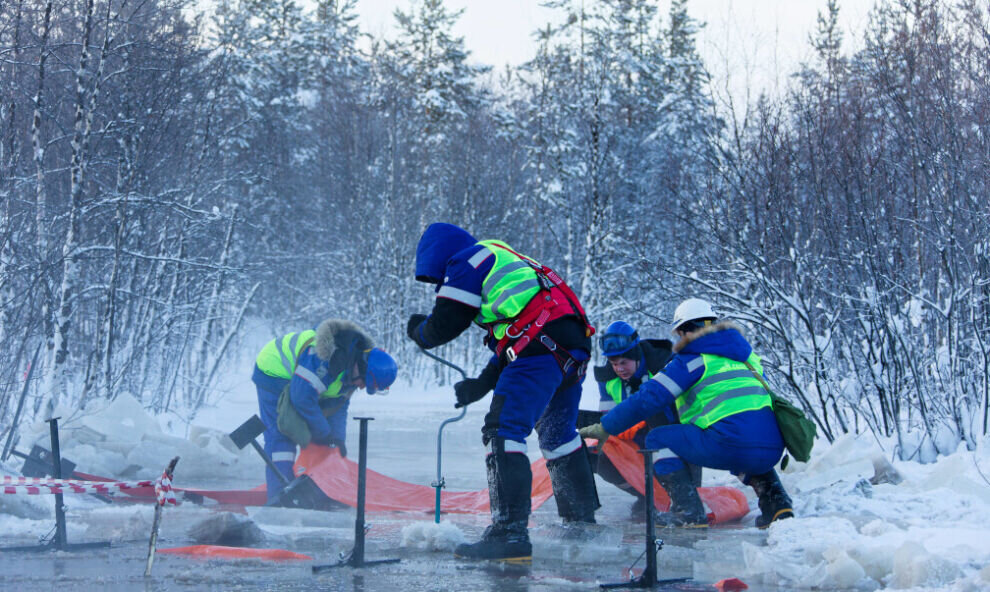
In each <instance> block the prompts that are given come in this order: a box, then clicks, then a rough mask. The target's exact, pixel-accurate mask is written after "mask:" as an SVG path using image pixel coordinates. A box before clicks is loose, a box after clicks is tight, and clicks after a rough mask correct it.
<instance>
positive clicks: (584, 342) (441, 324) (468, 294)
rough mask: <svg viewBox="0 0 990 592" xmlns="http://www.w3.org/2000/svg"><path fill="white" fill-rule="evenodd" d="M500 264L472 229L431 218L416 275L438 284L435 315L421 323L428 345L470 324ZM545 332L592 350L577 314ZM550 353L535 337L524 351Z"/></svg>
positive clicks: (420, 339)
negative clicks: (496, 262) (489, 279)
mask: <svg viewBox="0 0 990 592" xmlns="http://www.w3.org/2000/svg"><path fill="white" fill-rule="evenodd" d="M494 266H495V256H494V254H493V253H492V252H491V251H490V250H489V249H488V247H486V246H484V245H481V244H478V240H477V239H476V238H474V237H473V236H472V235H471V234H470V233H469V232H468V231H466V230H464V229H463V228H461V227H459V226H455V225H453V224H447V223H444V222H437V223H434V224H430V225H429V227H427V229H426V230H425V231H424V232H423V236H422V237H421V238H420V239H419V244H417V246H416V279H417V280H419V281H422V282H428V283H432V284H436V287H435V289H436V292H437V297H436V299H435V300H434V304H433V310H432V311H431V312H430V315H429V317H428V318H427V319H426V320H425V321H424V322H423V323H421V324H420V326H419V327H418V328H416V329H415V335H416V337H415V339H416V342H417V343H418V344H420V345H421V346H422V347H424V348H426V349H429V348H433V347H437V346H440V345H443V344H445V343H447V342H449V341H451V340H453V339H455V338H456V337H457V336H458V335H460V334H461V333H463V332H464V331H465V330H466V329H467V328H468V327H470V326H471V323H472V321H474V319H475V317H476V316H477V314H478V311H479V310H480V308H481V304H482V298H483V294H482V292H483V287H484V281H485V278H486V277H487V276H488V274H489V272H491V270H492V267H494ZM544 333H545V334H546V335H548V336H549V337H550V338H552V339H553V340H554V341H556V342H557V344H558V345H559V346H561V347H563V348H564V349H567V350H573V349H582V350H584V351H586V352H588V351H591V344H590V341H589V340H588V338H587V337H586V336H585V332H584V324H583V323H582V322H580V321H579V320H578V318H577V317H572V316H567V317H562V318H560V319H555V320H553V321H550V322H549V323H547V325H546V327H545V328H544ZM494 345H495V344H494V342H491V343H489V347H493V348H494ZM546 353H547V350H546V348H544V346H542V345H541V344H540V343H539V342H538V341H533V343H531V344H530V345H529V346H528V347H527V348H526V349H524V350H523V352H521V353H520V356H529V355H542V354H546Z"/></svg>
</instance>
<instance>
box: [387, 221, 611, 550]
mask: <svg viewBox="0 0 990 592" xmlns="http://www.w3.org/2000/svg"><path fill="white" fill-rule="evenodd" d="M416 279H417V280H420V281H423V282H428V283H432V284H436V292H437V296H436V299H435V300H434V304H433V311H432V313H431V314H430V315H429V316H427V315H420V314H416V315H412V317H410V319H409V323H408V325H407V332H408V333H409V337H410V338H412V339H413V341H415V342H416V343H417V344H418V345H419V346H420V347H423V348H427V349H428V348H432V347H436V346H438V345H443V344H444V343H447V342H448V341H451V340H452V339H454V338H455V337H457V336H458V335H460V334H461V333H462V332H463V331H464V330H465V329H467V328H468V327H470V326H471V323H472V321H474V322H476V323H477V324H479V325H481V326H482V327H484V328H485V329H487V331H488V339H487V340H486V342H487V344H488V346H489V347H490V348H491V349H492V350H493V351H494V352H495V355H494V356H492V358H491V361H490V362H489V363H488V365H487V367H486V368H485V369H484V370H483V371H482V372H481V374H480V375H479V376H478V378H471V379H468V380H463V381H461V382H459V383H457V384H456V385H455V387H454V389H455V392H456V395H457V405H456V406H457V407H461V406H463V405H467V404H470V403H473V402H474V401H477V400H479V399H481V398H482V397H484V396H485V395H486V394H487V393H488V392H489V391H491V390H492V389H494V391H495V394H494V395H493V396H492V402H491V407H490V408H489V411H488V415H486V416H485V425H484V428H482V432H481V433H482V440H483V442H484V443H485V446H487V447H488V455H487V457H486V459H485V466H486V468H487V470H488V495H489V497H490V500H491V512H492V525H491V526H489V527H488V529H487V530H485V534H484V535H483V536H482V538H481V540H480V541H478V542H477V543H473V544H462V545H459V546H458V547H457V548H456V549H455V554H456V555H457V556H459V557H465V558H473V559H523V560H525V559H529V558H531V557H532V553H533V547H532V545H531V544H530V540H529V531H528V529H527V522H528V520H529V514H530V510H531V509H532V500H531V498H530V495H531V492H532V481H533V474H532V470H531V469H530V465H529V458H528V457H527V456H526V438H527V436H529V434H530V432H532V431H533V429H534V427H535V428H536V432H537V435H538V438H539V443H540V450H541V452H543V456H544V458H546V459H547V471H548V472H549V473H550V482H551V485H552V486H553V492H554V497H555V498H556V500H557V512H558V513H559V514H560V516H561V517H562V518H563V519H564V521H565V522H587V523H593V522H594V521H595V510H596V509H598V496H597V495H596V493H595V477H594V474H593V473H592V472H591V464H590V463H589V462H588V455H587V454H586V453H585V451H584V448H583V446H582V441H581V438H579V437H578V435H577V431H576V430H575V423H576V421H577V415H578V403H579V402H580V400H581V383H582V381H583V380H584V375H585V368H586V366H587V361H588V358H589V355H590V351H591V343H590V341H591V340H590V339H589V337H590V335H591V333H592V332H593V331H594V329H592V328H591V327H590V326H589V325H588V322H587V319H586V318H585V315H584V310H583V309H582V308H581V305H580V304H579V303H578V300H577V298H576V297H575V296H574V293H573V292H572V291H571V289H570V288H568V287H567V285H566V284H565V283H564V282H563V281H562V280H561V279H560V277H558V276H557V274H556V273H554V272H553V271H552V270H550V269H549V268H547V267H544V266H543V265H541V264H539V263H537V262H536V261H534V260H532V259H530V258H528V257H525V256H523V255H520V254H519V253H517V252H516V251H514V250H512V249H511V248H510V247H509V246H508V245H506V244H505V243H503V242H500V241H495V240H483V241H478V240H477V239H475V238H474V237H473V236H471V235H470V234H469V233H468V232H467V231H466V230H464V229H462V228H459V227H457V226H454V225H452V224H431V225H430V226H429V228H427V229H426V231H425V232H424V233H423V236H422V237H421V238H420V240H419V244H418V246H417V248H416Z"/></svg>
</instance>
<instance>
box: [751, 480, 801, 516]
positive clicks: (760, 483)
mask: <svg viewBox="0 0 990 592" xmlns="http://www.w3.org/2000/svg"><path fill="white" fill-rule="evenodd" d="M749 485H750V486H751V487H752V488H753V491H755V492H756V495H757V497H758V498H759V504H760V514H761V515H760V516H758V517H757V518H756V526H757V528H767V527H769V526H770V523H771V522H775V521H777V520H783V519H785V518H793V517H794V510H793V508H791V498H790V496H788V495H787V492H786V491H785V490H784V484H783V483H781V482H780V477H779V476H778V475H777V471H775V470H773V469H770V472H769V473H763V474H762V475H752V476H751V477H750V478H749Z"/></svg>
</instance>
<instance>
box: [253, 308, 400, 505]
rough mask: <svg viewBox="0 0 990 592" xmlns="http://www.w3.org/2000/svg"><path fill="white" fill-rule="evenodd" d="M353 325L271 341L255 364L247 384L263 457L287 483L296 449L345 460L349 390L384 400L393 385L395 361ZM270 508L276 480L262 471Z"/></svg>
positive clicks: (328, 324)
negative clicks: (260, 426) (334, 453)
mask: <svg viewBox="0 0 990 592" xmlns="http://www.w3.org/2000/svg"><path fill="white" fill-rule="evenodd" d="M374 345H375V344H374V342H373V341H372V340H371V337H369V336H368V334H367V333H365V331H364V330H363V329H361V328H360V327H358V326H357V325H355V324H354V323H352V322H350V321H345V320H341V319H327V320H325V321H323V322H322V323H320V326H319V327H317V328H316V330H315V331H314V330H312V329H310V330H306V331H300V332H298V333H289V334H288V335H285V336H282V337H279V338H277V339H273V340H272V341H269V342H268V344H267V345H265V347H264V348H262V350H261V353H259V354H258V357H257V359H256V361H255V366H254V375H253V376H252V377H251V380H252V381H253V382H254V384H255V386H256V387H257V388H258V407H259V408H260V411H261V421H262V422H264V424H265V452H266V453H268V455H269V456H270V457H271V459H272V461H273V462H274V464H275V466H276V467H278V469H279V471H281V472H282V474H283V475H284V476H285V477H286V478H287V479H288V480H289V481H291V480H292V479H293V477H294V475H293V473H292V465H293V462H294V461H295V458H296V445H297V444H298V445H299V446H301V447H303V448H305V447H306V446H307V445H308V444H309V443H310V442H315V443H316V444H320V445H323V446H333V447H336V448H338V449H339V450H340V454H341V456H347V447H346V446H345V444H344V442H345V436H346V434H347V408H348V406H349V405H350V398H351V395H352V394H354V391H355V390H357V389H359V388H363V389H366V390H367V392H368V394H369V395H373V394H375V393H381V394H385V393H386V392H387V391H388V387H389V386H391V385H392V382H393V381H395V376H396V373H397V367H396V364H395V360H393V359H392V357H391V356H389V355H388V354H387V353H385V352H384V351H383V350H381V349H379V348H377V347H374ZM265 483H266V484H267V487H268V504H269V505H275V504H277V503H278V497H279V494H280V493H281V492H282V481H281V480H280V479H279V478H278V476H277V475H276V474H275V472H274V471H272V470H271V469H270V468H268V469H266V471H265Z"/></svg>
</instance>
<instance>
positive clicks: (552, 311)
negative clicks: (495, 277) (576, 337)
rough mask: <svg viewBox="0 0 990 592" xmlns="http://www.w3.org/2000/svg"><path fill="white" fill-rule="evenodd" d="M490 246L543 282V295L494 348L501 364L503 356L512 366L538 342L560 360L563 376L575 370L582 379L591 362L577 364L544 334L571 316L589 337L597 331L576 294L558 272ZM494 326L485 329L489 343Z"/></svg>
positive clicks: (540, 292) (520, 316)
mask: <svg viewBox="0 0 990 592" xmlns="http://www.w3.org/2000/svg"><path fill="white" fill-rule="evenodd" d="M491 246H494V247H498V248H499V249H503V250H505V251H508V252H510V253H512V254H513V255H515V256H516V257H518V258H519V259H521V260H522V261H524V262H526V263H527V264H528V265H529V266H530V267H531V268H532V269H533V271H534V272H535V273H536V278H537V280H538V281H539V282H540V291H539V292H537V293H536V295H535V296H533V298H532V299H531V300H530V301H529V303H528V304H527V305H526V306H525V308H523V309H522V311H521V312H520V313H519V314H518V315H517V316H516V319H515V320H514V321H513V322H512V323H511V324H510V325H509V326H508V327H506V329H505V335H504V336H503V337H502V338H501V339H498V341H497V343H496V344H495V355H496V356H498V358H499V360H502V354H503V352H504V353H505V360H506V361H505V363H506V364H508V363H511V362H513V361H515V359H516V358H517V357H518V356H519V354H520V353H521V352H522V351H523V350H524V349H526V346H528V345H529V344H530V343H531V342H532V341H533V340H534V339H537V338H538V339H539V341H540V343H541V344H543V346H544V347H545V348H547V350H548V351H549V352H550V353H551V354H553V357H554V359H555V360H557V364H558V365H559V366H560V370H561V372H563V373H564V375H565V376H566V375H567V372H568V371H569V370H571V369H572V368H575V367H576V370H577V372H576V375H577V377H581V376H583V375H584V373H585V371H586V370H587V365H588V361H587V360H581V361H578V360H577V359H575V358H574V356H572V355H571V353H570V352H569V351H567V350H566V349H565V348H563V347H560V346H559V345H557V342H556V341H554V340H553V339H552V338H551V337H550V336H549V335H547V334H546V333H544V332H543V328H544V327H545V326H546V324H547V323H549V322H550V321H555V320H557V319H559V318H562V317H565V316H568V315H575V316H577V317H578V318H579V319H581V322H582V323H583V324H584V327H585V329H584V332H585V336H586V337H591V336H592V335H594V334H595V328H594V327H593V326H591V323H589V322H588V316H587V314H585V312H584V308H583V307H582V306H581V303H580V302H579V301H578V299H577V296H576V295H575V294H574V291H573V290H571V288H570V286H568V285H567V284H566V283H565V282H564V280H563V279H562V278H561V277H560V276H559V275H557V272H555V271H554V270H552V269H550V268H549V267H547V266H546V265H543V264H542V263H538V262H536V261H533V260H532V259H530V258H529V257H526V256H525V255H521V254H519V253H517V252H515V251H513V250H512V249H510V248H509V247H507V246H505V245H502V244H499V243H494V242H493V243H491ZM495 325H496V323H489V324H488V326H487V327H486V329H488V339H496V337H495Z"/></svg>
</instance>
